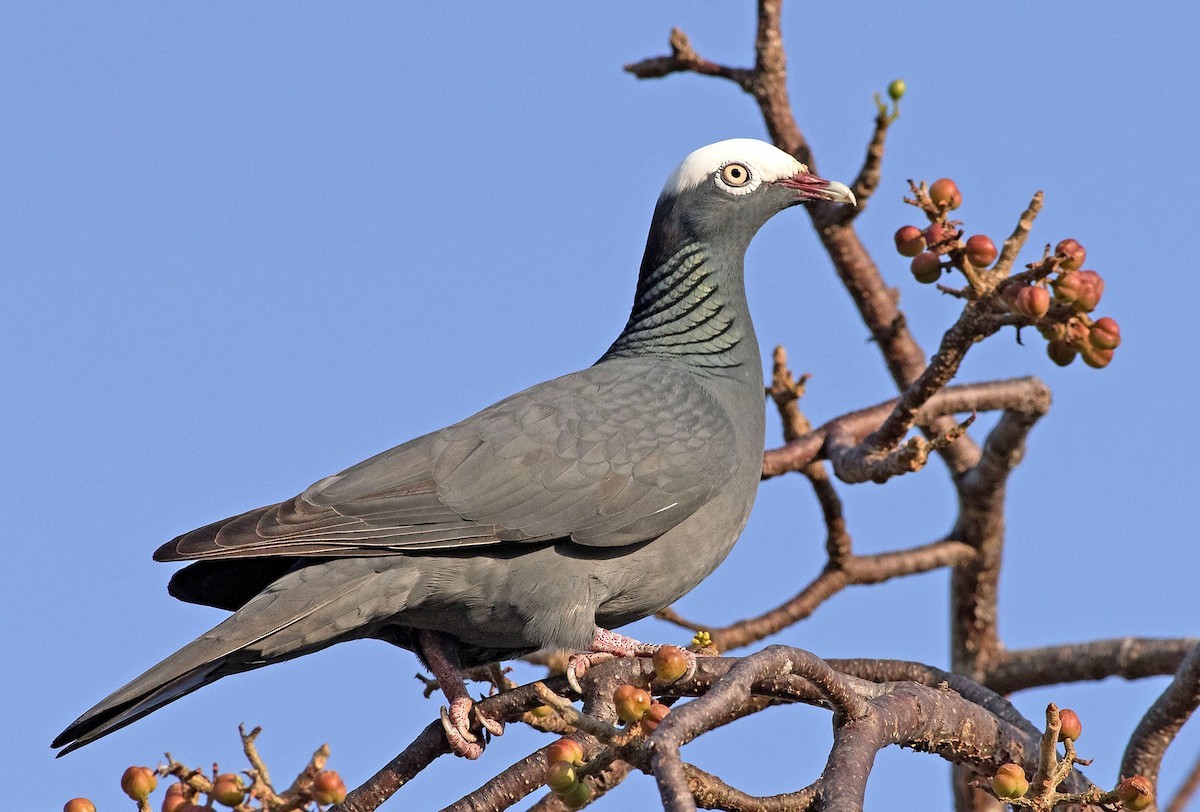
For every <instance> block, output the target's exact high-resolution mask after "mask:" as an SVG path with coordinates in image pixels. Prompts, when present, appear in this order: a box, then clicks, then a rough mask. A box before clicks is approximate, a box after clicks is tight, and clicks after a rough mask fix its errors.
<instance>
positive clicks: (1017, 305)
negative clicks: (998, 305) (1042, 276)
mask: <svg viewBox="0 0 1200 812" xmlns="http://www.w3.org/2000/svg"><path fill="white" fill-rule="evenodd" d="M1006 294H1007V297H1006V298H1008V302H1009V307H1011V308H1012V311H1013V312H1014V313H1016V314H1017V315H1018V316H1024V317H1025V318H1027V319H1029V320H1030V321H1038V320H1039V319H1041V318H1042V316H1044V315H1046V313H1048V312H1049V311H1050V291H1048V290H1046V289H1045V288H1043V287H1040V286H1038V285H1024V286H1022V287H1018V288H1017V289H1016V290H1015V291H1014V290H1012V289H1011V288H1010V289H1009V290H1008V291H1006Z"/></svg>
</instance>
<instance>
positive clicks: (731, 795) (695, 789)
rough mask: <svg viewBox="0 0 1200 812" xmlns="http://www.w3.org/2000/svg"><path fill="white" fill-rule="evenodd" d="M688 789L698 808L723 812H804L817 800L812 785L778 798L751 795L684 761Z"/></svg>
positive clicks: (814, 786)
mask: <svg viewBox="0 0 1200 812" xmlns="http://www.w3.org/2000/svg"><path fill="white" fill-rule="evenodd" d="M683 771H684V774H685V775H686V777H687V783H688V789H689V790H690V791H691V793H692V797H693V798H694V799H695V801H696V806H698V807H700V808H701V809H723V810H727V812H804V811H805V810H807V809H810V808H812V806H813V805H814V804H815V803H816V801H817V799H818V797H819V796H818V795H817V790H816V785H815V784H810V785H809V786H807V787H805V788H804V789H801V790H797V791H796V792H785V793H783V794H781V795H768V796H761V797H760V796H755V795H749V794H747V793H745V792H742V791H741V790H740V789H736V788H734V787H731V786H729V785H728V784H726V783H725V782H724V781H722V780H721V779H720V778H718V777H717V776H715V775H713V774H712V773H708V772H705V771H704V770H702V769H700V768H699V767H696V766H693V765H691V764H688V763H686V762H684V765H683Z"/></svg>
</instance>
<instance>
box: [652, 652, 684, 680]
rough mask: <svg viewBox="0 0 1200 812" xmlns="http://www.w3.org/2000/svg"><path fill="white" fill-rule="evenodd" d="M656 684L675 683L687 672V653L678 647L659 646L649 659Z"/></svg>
mask: <svg viewBox="0 0 1200 812" xmlns="http://www.w3.org/2000/svg"><path fill="white" fill-rule="evenodd" d="M651 659H652V661H653V662H654V679H655V681H657V682H675V681H676V680H678V679H679V678H680V677H682V676H683V675H684V674H686V673H687V670H688V656H687V652H686V651H684V650H683V649H681V648H680V647H679V646H659V647H658V650H657V651H655V652H654V657H653V658H651Z"/></svg>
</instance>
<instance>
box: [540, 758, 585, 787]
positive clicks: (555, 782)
mask: <svg viewBox="0 0 1200 812" xmlns="http://www.w3.org/2000/svg"><path fill="white" fill-rule="evenodd" d="M576 783H577V781H576V779H575V767H574V766H573V765H571V764H568V763H567V762H565V761H556V762H555V763H553V764H551V765H550V766H549V767H547V768H546V786H548V787H550V789H552V790H553V791H554V792H556V793H557V794H559V795H564V794H566V793H568V792H570V791H571V789H572V788H574V786H575V784H576Z"/></svg>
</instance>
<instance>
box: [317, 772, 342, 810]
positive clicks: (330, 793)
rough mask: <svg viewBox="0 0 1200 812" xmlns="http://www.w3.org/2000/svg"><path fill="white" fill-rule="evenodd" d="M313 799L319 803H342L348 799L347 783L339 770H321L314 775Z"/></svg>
mask: <svg viewBox="0 0 1200 812" xmlns="http://www.w3.org/2000/svg"><path fill="white" fill-rule="evenodd" d="M312 799H313V800H314V801H316V802H317V803H319V804H340V803H341V802H342V801H344V800H346V784H345V783H344V782H343V781H342V777H341V776H340V775H338V774H337V770H321V772H319V773H317V774H316V775H315V776H313V783H312Z"/></svg>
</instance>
